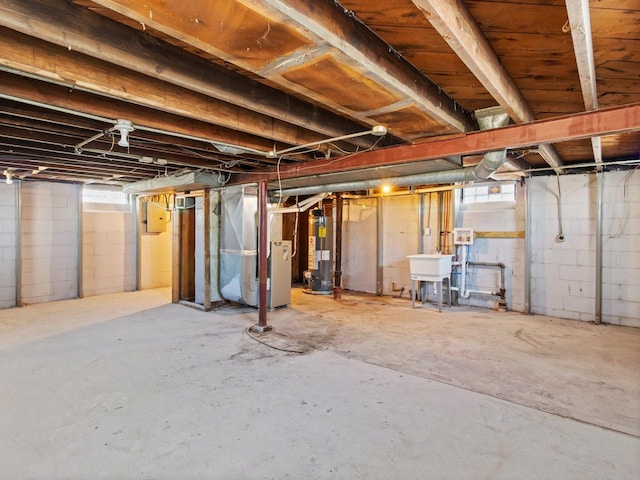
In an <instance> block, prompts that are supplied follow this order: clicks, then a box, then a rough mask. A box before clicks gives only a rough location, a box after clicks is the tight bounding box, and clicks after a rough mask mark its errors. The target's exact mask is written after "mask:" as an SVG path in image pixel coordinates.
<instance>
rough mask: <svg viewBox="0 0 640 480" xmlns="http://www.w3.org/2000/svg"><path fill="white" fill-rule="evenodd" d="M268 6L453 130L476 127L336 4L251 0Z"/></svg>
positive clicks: (293, 0)
mask: <svg viewBox="0 0 640 480" xmlns="http://www.w3.org/2000/svg"><path fill="white" fill-rule="evenodd" d="M251 3H253V4H255V5H258V6H261V5H267V7H268V9H269V10H271V11H276V12H278V13H279V14H280V15H282V16H284V18H285V19H286V20H287V21H289V22H293V23H295V24H297V25H299V26H300V27H301V28H302V29H304V30H305V31H307V32H309V35H311V36H313V37H314V39H315V41H316V42H317V43H322V44H324V43H326V44H328V45H330V46H331V47H333V48H335V49H336V50H338V51H340V52H341V53H342V54H343V55H344V56H345V57H346V58H348V59H349V60H350V62H352V63H353V64H355V65H357V66H358V67H359V68H361V69H363V70H364V71H365V72H367V75H368V76H370V77H371V78H373V79H376V81H378V82H379V83H380V84H381V85H384V86H385V87H386V88H388V89H389V90H390V91H394V92H397V93H399V94H400V95H401V97H402V98H405V99H408V100H411V101H412V102H414V103H415V104H416V105H418V106H419V107H421V108H424V109H426V110H427V111H428V112H429V114H430V115H431V116H432V117H433V118H435V119H437V120H438V121H440V122H443V123H444V124H446V125H450V126H451V127H452V128H454V129H455V130H457V131H460V132H464V131H470V130H475V129H476V126H475V122H474V121H473V120H472V118H471V117H470V115H469V114H468V113H467V112H465V111H464V109H463V108H462V106H460V105H458V104H457V103H456V102H455V100H453V99H452V98H450V97H449V96H448V95H447V94H445V93H444V92H443V91H442V89H441V88H440V87H438V86H437V85H435V84H434V83H433V82H431V80H429V79H428V78H427V77H426V76H424V75H423V74H421V73H420V72H418V70H417V69H415V67H413V65H411V64H410V63H409V62H407V61H406V60H405V59H403V58H401V57H400V56H399V55H396V53H395V52H394V51H393V50H392V49H391V47H390V46H389V45H388V44H387V43H386V42H384V41H382V40H381V39H380V38H379V37H378V36H377V35H375V34H373V33H372V32H371V30H370V29H368V28H366V27H365V26H364V25H362V24H361V23H359V22H357V21H354V20H353V19H352V18H350V17H349V16H348V15H346V14H345V12H344V11H342V7H340V6H339V5H338V8H336V5H335V3H334V2H327V1H318V2H309V1H308V0H253V1H252V2H251Z"/></svg>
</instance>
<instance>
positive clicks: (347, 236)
mask: <svg viewBox="0 0 640 480" xmlns="http://www.w3.org/2000/svg"><path fill="white" fill-rule="evenodd" d="M377 202H378V200H377V199H376V198H362V199H345V201H344V208H343V213H342V222H343V224H342V271H343V274H342V286H343V287H344V288H346V289H349V290H356V291H359V292H368V293H376V258H377V257H376V255H377V249H376V239H377V211H378V210H377Z"/></svg>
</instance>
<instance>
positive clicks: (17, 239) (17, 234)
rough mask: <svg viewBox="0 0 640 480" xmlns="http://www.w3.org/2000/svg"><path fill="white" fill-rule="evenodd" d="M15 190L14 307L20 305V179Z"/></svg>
mask: <svg viewBox="0 0 640 480" xmlns="http://www.w3.org/2000/svg"><path fill="white" fill-rule="evenodd" d="M14 185H15V192H16V307H21V306H22V181H17V182H15V183H14Z"/></svg>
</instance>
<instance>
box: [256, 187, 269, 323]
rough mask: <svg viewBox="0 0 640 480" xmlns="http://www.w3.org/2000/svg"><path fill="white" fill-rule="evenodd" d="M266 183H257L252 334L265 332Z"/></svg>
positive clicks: (266, 307) (266, 308) (266, 306)
mask: <svg viewBox="0 0 640 480" xmlns="http://www.w3.org/2000/svg"><path fill="white" fill-rule="evenodd" d="M267 229H268V219H267V182H265V181H261V182H259V183H258V324H257V325H254V326H253V327H251V330H252V331H254V332H259V333H261V332H266V331H268V330H271V328H272V327H270V326H269V325H267V310H268V308H269V307H268V305H267V246H268V245H267V236H268V230H267Z"/></svg>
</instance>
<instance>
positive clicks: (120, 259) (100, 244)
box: [82, 211, 136, 297]
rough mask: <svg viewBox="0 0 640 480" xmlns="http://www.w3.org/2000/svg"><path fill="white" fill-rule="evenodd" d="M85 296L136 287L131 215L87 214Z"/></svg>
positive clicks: (85, 226) (84, 235) (84, 224)
mask: <svg viewBox="0 0 640 480" xmlns="http://www.w3.org/2000/svg"><path fill="white" fill-rule="evenodd" d="M82 218H83V220H82V230H83V235H82V244H83V246H82V254H83V262H82V265H83V295H84V296H85V297H88V296H92V295H103V294H107V293H116V292H127V291H132V290H135V288H136V277H135V276H136V268H135V267H136V264H135V261H136V258H135V249H136V239H135V231H134V224H133V218H132V214H131V212H87V211H85V212H83V214H82Z"/></svg>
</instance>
